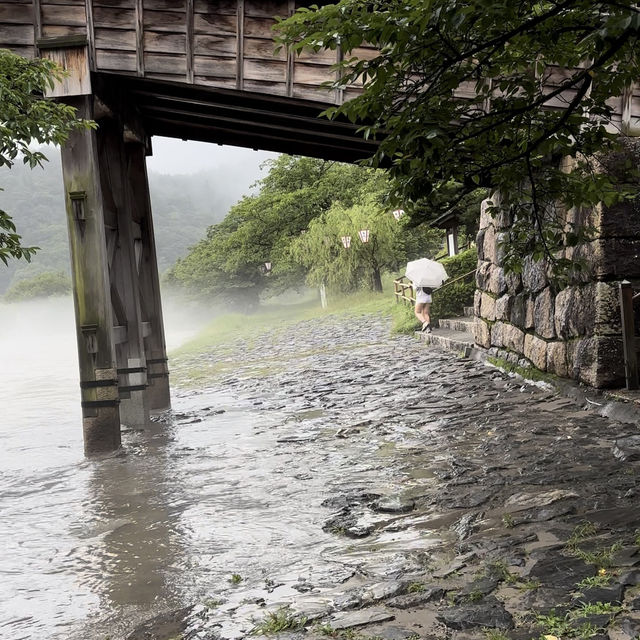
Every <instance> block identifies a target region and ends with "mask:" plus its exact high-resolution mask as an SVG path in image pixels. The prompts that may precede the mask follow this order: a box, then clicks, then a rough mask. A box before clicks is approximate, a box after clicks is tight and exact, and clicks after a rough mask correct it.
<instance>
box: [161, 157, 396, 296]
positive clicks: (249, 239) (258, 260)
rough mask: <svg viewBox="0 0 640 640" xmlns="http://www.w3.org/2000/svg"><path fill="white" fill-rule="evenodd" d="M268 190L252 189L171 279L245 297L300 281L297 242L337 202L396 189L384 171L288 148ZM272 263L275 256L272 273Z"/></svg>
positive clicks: (200, 290)
mask: <svg viewBox="0 0 640 640" xmlns="http://www.w3.org/2000/svg"><path fill="white" fill-rule="evenodd" d="M267 164H268V166H269V167H270V171H269V173H268V175H267V176H265V178H263V179H262V180H261V181H260V182H259V186H260V192H259V193H258V194H257V195H255V196H250V197H245V198H244V199H242V200H241V201H240V202H239V203H238V204H236V205H235V206H234V207H232V208H231V211H230V212H229V214H228V215H227V217H226V218H225V219H224V220H223V221H222V222H221V223H220V224H217V225H215V226H212V227H209V229H208V231H207V236H206V238H204V239H203V240H201V241H200V242H199V243H198V244H197V245H196V246H194V247H193V248H192V249H191V251H190V253H189V254H188V255H187V256H186V257H185V258H184V259H182V260H179V261H178V262H177V263H176V264H175V266H174V267H173V268H172V269H171V270H170V272H169V273H168V276H167V281H168V283H170V284H175V285H181V286H183V287H186V288H187V289H190V290H191V291H193V292H196V293H197V294H198V295H203V294H204V295H209V296H220V295H221V296H223V297H226V298H229V299H233V300H239V301H241V303H242V304H243V306H244V305H246V304H251V303H255V301H256V300H257V298H258V297H259V295H260V294H261V293H262V292H263V291H264V290H265V289H267V288H268V289H269V291H270V292H272V293H278V292H281V291H284V290H286V289H289V288H293V287H298V286H300V285H301V284H302V283H303V282H304V280H305V276H306V272H307V268H306V267H305V265H304V264H302V263H301V262H300V261H298V260H296V259H294V257H293V255H292V254H291V251H290V245H291V243H292V242H293V241H294V240H295V239H296V238H299V237H301V234H303V233H304V232H306V231H307V228H308V227H309V225H310V223H311V222H312V221H313V220H314V219H315V218H317V217H318V216H320V215H322V214H323V213H324V212H326V211H328V210H329V208H330V207H331V206H332V205H334V204H335V203H336V202H340V203H341V206H343V207H344V208H345V209H346V208H349V207H352V206H353V205H354V204H356V203H358V202H362V201H363V199H364V198H365V197H367V195H368V194H378V196H377V197H378V199H380V200H381V199H382V194H384V193H385V192H386V190H387V189H388V182H387V178H386V175H385V173H384V172H381V171H374V170H371V169H365V168H362V167H358V166H353V165H346V164H341V163H337V162H328V161H324V160H317V159H313V158H300V157H292V156H280V157H279V158H277V159H275V160H272V161H268V163H267ZM265 263H271V265H272V270H271V272H269V273H267V272H266V270H265V267H264V265H265Z"/></svg>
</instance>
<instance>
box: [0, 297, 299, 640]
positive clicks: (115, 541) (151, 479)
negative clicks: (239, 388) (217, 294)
mask: <svg viewBox="0 0 640 640" xmlns="http://www.w3.org/2000/svg"><path fill="white" fill-rule="evenodd" d="M173 319H174V318H173V316H172V314H171V313H169V314H168V317H167V324H168V330H167V335H168V343H169V346H170V347H171V346H177V344H178V343H179V342H180V341H182V340H184V339H185V338H186V337H187V335H188V333H189V331H188V330H187V331H185V330H184V329H182V327H181V326H179V325H176V324H175V323H174V325H172V320H173ZM73 327H74V324H73V309H72V302H71V300H58V301H55V302H52V303H49V304H47V306H46V307H44V306H42V304H41V303H38V304H19V305H8V306H4V307H2V309H1V310H0V354H1V355H2V363H3V364H2V374H1V381H2V398H3V400H2V403H1V407H2V420H1V421H0V513H1V514H2V517H1V518H0V540H1V541H2V546H3V553H2V554H0V602H1V603H2V607H1V608H0V638H7V640H8V639H11V640H21V639H31V638H34V639H35V638H54V637H60V638H72V637H73V638H76V637H77V638H88V637H96V638H98V637H100V638H102V637H105V636H106V635H107V631H109V632H114V633H115V634H116V635H117V634H119V633H125V631H126V629H127V628H128V627H130V625H131V624H132V622H134V621H137V620H139V619H142V618H145V617H147V616H149V615H152V614H154V613H157V612H159V611H163V610H166V609H170V608H172V607H177V606H180V605H183V604H185V603H188V602H193V601H197V599H198V598H199V597H204V596H205V595H206V594H207V593H208V591H209V590H211V589H212V588H215V587H216V586H219V585H216V582H218V583H222V584H224V583H226V579H227V577H228V574H229V573H232V572H233V573H238V574H241V575H244V576H246V575H247V572H248V571H247V566H250V565H251V564H252V562H253V561H255V559H256V558H257V557H261V556H263V555H264V553H265V549H268V548H269V546H270V545H271V544H273V542H274V540H275V538H277V537H278V536H282V535H285V534H283V530H282V529H281V528H279V529H278V531H277V532H276V531H273V530H272V529H270V528H269V526H268V523H266V522H264V519H263V520H262V521H260V520H259V519H257V518H256V517H255V513H254V512H255V511H260V510H261V508H262V506H263V505H264V503H265V501H268V492H269V490H270V487H269V485H268V483H265V484H262V483H259V482H258V481H259V480H260V479H261V476H263V475H265V474H268V472H269V469H265V468H262V467H260V468H258V465H257V464H256V460H257V458H256V453H257V452H258V451H259V450H260V449H261V448H262V447H266V446H268V445H267V442H266V441H264V439H261V438H260V437H256V436H255V433H254V432H255V430H256V428H258V427H260V426H264V427H266V426H268V424H267V423H268V420H265V419H263V418H261V416H258V415H255V410H254V408H253V407H252V406H248V405H247V404H246V403H245V402H243V401H241V400H238V399H237V398H234V397H232V396H231V395H230V394H225V393H220V392H217V393H216V392H213V391H212V392H209V393H206V394H198V396H197V398H196V397H182V398H176V399H175V400H174V408H175V411H176V412H180V411H188V410H193V409H194V408H196V409H197V408H205V409H206V407H215V408H216V410H224V413H220V414H215V413H214V414H213V415H212V416H211V417H210V418H209V419H208V420H207V421H203V422H202V423H199V424H193V425H192V426H191V428H189V429H176V428H175V424H174V423H163V422H154V423H151V424H150V425H148V427H147V428H146V429H144V430H138V431H125V432H124V434H123V441H124V442H123V443H124V448H123V452H122V453H120V454H118V455H115V456H110V457H109V456H108V457H106V458H103V459H97V460H86V459H85V458H84V456H83V449H82V433H81V414H80V406H79V392H78V370H77V361H76V345H75V332H74V328H73ZM271 419H273V418H271ZM265 432H266V430H265ZM247 475H249V476H251V478H252V480H253V481H252V482H251V486H250V487H247V483H246V477H247ZM274 515H275V514H274ZM240 528H241V529H242V551H241V552H238V549H237V546H238V545H237V541H238V538H237V536H238V530H239V529H240ZM305 535H306V534H305V533H302V534H301V533H300V532H299V531H297V530H296V527H292V528H291V529H288V530H287V531H286V537H287V540H286V541H285V543H286V544H287V545H291V546H295V547H299V546H302V547H303V546H304V543H303V544H302V545H300V540H299V538H300V537H303V538H304V537H305Z"/></svg>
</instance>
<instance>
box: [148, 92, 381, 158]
mask: <svg viewBox="0 0 640 640" xmlns="http://www.w3.org/2000/svg"><path fill="white" fill-rule="evenodd" d="M141 111H142V114H143V116H145V117H146V118H148V119H150V120H154V119H157V118H168V119H170V120H172V121H174V122H176V123H178V122H184V124H185V126H189V125H191V124H201V125H204V126H212V127H224V126H229V127H230V128H235V127H237V128H238V129H240V130H245V131H247V132H248V133H249V132H253V133H255V134H258V135H259V134H260V132H265V133H273V134H274V135H278V134H279V135H283V136H285V137H287V136H290V137H292V138H293V139H296V138H297V139H305V140H307V141H309V142H311V141H314V140H315V141H317V142H319V143H323V144H328V143H335V144H338V145H340V146H345V147H349V146H359V147H362V148H367V149H368V150H369V151H370V153H374V152H375V150H376V148H377V145H376V143H375V142H371V141H368V140H364V139H357V138H354V137H353V136H351V135H348V134H347V135H344V134H342V133H334V132H332V131H330V130H317V129H316V130H310V127H309V123H308V122H304V123H302V126H300V125H299V126H296V124H297V123H296V122H295V121H294V122H291V121H290V119H287V120H286V122H287V124H283V123H273V122H269V121H256V120H252V119H251V118H246V117H245V118H242V117H239V116H238V115H221V114H220V113H219V112H217V111H210V112H209V113H197V112H193V111H191V110H186V109H178V108H177V107H173V108H171V109H166V108H163V107H162V106H159V105H152V104H150V105H146V106H144V107H141ZM180 116H184V118H182V119H181V118H180ZM305 125H306V126H305ZM176 134H179V131H178V130H176Z"/></svg>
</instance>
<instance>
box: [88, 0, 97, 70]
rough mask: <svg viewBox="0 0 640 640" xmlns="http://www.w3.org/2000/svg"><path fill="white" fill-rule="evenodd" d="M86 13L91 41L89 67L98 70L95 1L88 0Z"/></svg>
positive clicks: (89, 39)
mask: <svg viewBox="0 0 640 640" xmlns="http://www.w3.org/2000/svg"><path fill="white" fill-rule="evenodd" d="M85 11H86V14H87V40H88V41H89V66H90V68H91V69H95V68H96V37H95V29H94V26H93V0H86V2H85Z"/></svg>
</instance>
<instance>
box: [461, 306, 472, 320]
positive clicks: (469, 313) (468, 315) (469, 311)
mask: <svg viewBox="0 0 640 640" xmlns="http://www.w3.org/2000/svg"><path fill="white" fill-rule="evenodd" d="M462 313H464V315H465V317H466V318H473V316H474V313H473V307H463V309H462Z"/></svg>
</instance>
